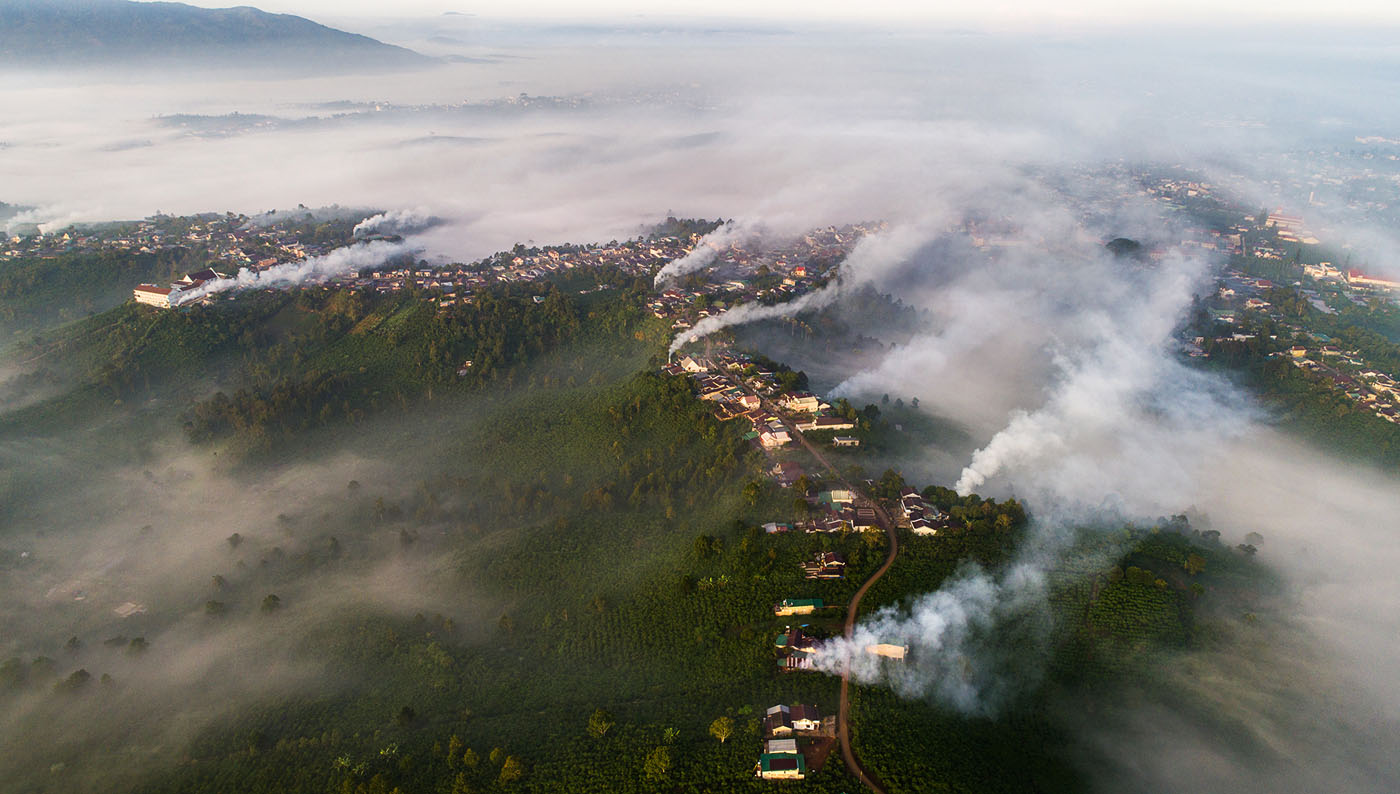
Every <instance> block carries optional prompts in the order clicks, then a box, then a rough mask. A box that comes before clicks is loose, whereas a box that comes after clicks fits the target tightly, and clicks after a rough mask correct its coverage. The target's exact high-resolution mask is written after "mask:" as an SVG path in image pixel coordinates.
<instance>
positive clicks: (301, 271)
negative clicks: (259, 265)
mask: <svg viewBox="0 0 1400 794" xmlns="http://www.w3.org/2000/svg"><path fill="white" fill-rule="evenodd" d="M413 250H414V249H413V248H411V247H410V246H408V245H407V244H405V243H394V242H388V241H386V240H370V241H368V242H362V243H355V244H353V245H347V246H344V247H342V248H337V249H335V250H334V251H331V252H330V253H327V254H324V255H322V256H313V257H309V258H307V259H303V260H301V261H299V262H287V263H284V264H280V265H273V266H272V267H270V268H268V269H266V270H249V269H248V268H243V269H241V270H239V271H238V274H237V275H235V276H232V277H230V278H219V279H211V280H209V281H206V282H205V283H203V284H201V285H200V286H198V287H195V288H194V289H192V290H189V291H188V292H185V293H183V294H182V297H181V298H180V302H181V303H189V302H191V301H196V300H199V299H200V298H202V297H204V296H206V295H213V294H217V293H220V292H229V291H231V290H249V289H268V288H280V287H291V286H298V285H301V284H315V283H320V282H323V281H325V280H326V279H329V278H334V277H336V276H344V275H349V274H353V273H358V272H359V271H361V270H364V269H366V268H371V267H376V266H378V265H382V264H384V263H385V262H387V261H388V260H390V259H392V258H394V257H396V256H401V255H403V254H408V253H411V252H412V251H413Z"/></svg>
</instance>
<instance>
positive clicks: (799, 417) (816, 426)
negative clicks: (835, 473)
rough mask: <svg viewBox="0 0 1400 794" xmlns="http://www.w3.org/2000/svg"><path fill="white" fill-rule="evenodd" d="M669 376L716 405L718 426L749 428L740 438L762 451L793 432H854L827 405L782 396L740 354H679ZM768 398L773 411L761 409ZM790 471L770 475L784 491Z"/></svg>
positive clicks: (772, 375) (768, 374) (799, 395)
mask: <svg viewBox="0 0 1400 794" xmlns="http://www.w3.org/2000/svg"><path fill="white" fill-rule="evenodd" d="M662 371H663V372H665V373H667V374H670V375H677V376H680V375H685V376H688V377H689V378H690V379H691V381H692V382H693V385H694V388H695V390H696V393H697V394H699V396H700V399H702V400H710V401H712V402H714V403H716V405H717V406H718V408H717V409H716V415H717V416H718V417H719V418H720V419H721V420H724V421H728V420H731V419H744V420H746V421H748V422H749V423H750V424H751V425H752V430H750V431H749V433H748V434H747V435H746V438H749V439H750V440H753V441H755V442H757V443H758V444H759V446H761V447H763V448H764V449H766V450H776V449H780V448H782V447H785V446H787V445H788V444H791V443H792V442H793V441H795V440H796V437H795V436H794V435H793V432H794V428H795V429H796V431H797V432H802V433H806V432H812V431H825V430H831V431H841V430H854V429H855V427H856V425H855V423H854V422H852V421H850V420H849V419H846V418H845V417H841V416H831V415H829V414H828V413H827V412H829V411H830V410H831V406H830V405H829V404H828V403H826V402H823V401H822V400H821V398H819V397H817V396H816V395H814V394H809V393H807V392H784V391H783V390H782V387H781V386H780V385H779V383H778V374H777V373H776V372H774V371H773V370H771V369H768V368H766V367H763V366H760V365H758V364H757V363H755V362H754V361H753V359H752V358H751V357H749V356H748V355H745V354H743V353H735V352H731V351H721V352H719V353H717V354H715V355H714V356H713V357H712V359H711V360H707V359H702V358H698V357H696V356H690V355H683V356H680V357H679V358H678V359H676V360H675V361H674V362H672V363H670V364H668V365H667V366H666V367H664V368H663V370H662ZM765 397H767V398H771V399H772V400H773V401H774V402H775V403H776V406H777V408H778V409H779V410H778V411H772V410H768V409H767V408H765V407H764V398H765ZM859 444H860V440H859V439H857V438H854V437H847V438H844V439H843V441H842V445H843V446H858V445H859ZM791 471H792V470H791V469H776V470H775V471H774V476H775V477H776V478H778V480H779V481H780V482H782V484H783V485H784V486H789V485H791V484H792V483H793V482H796V480H797V478H798V477H800V476H801V474H800V473H798V474H795V475H792V476H790V477H789V476H785V475H788V474H791Z"/></svg>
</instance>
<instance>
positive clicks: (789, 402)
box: [778, 393, 831, 414]
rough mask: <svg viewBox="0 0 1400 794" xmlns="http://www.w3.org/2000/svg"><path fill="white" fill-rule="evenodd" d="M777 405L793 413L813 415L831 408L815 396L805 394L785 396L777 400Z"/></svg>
mask: <svg viewBox="0 0 1400 794" xmlns="http://www.w3.org/2000/svg"><path fill="white" fill-rule="evenodd" d="M778 405H779V406H781V407H782V408H784V409H786V410H788V411H792V412H793V413H806V414H814V413H816V412H817V411H820V410H823V409H825V408H830V407H831V406H829V405H827V404H826V403H823V402H822V401H821V400H820V399H819V398H818V397H817V396H816V395H815V394H806V393H794V394H785V395H783V397H782V398H781V399H780V400H778Z"/></svg>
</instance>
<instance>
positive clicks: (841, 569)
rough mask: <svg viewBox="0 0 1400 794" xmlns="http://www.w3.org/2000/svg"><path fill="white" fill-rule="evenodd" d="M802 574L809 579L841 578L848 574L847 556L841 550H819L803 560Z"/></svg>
mask: <svg viewBox="0 0 1400 794" xmlns="http://www.w3.org/2000/svg"><path fill="white" fill-rule="evenodd" d="M802 574H803V575H804V576H806V577H807V578H808V579H840V578H842V577H844V576H845V575H846V558H845V557H843V556H841V554H840V552H835V551H819V552H817V553H816V554H814V555H812V559H810V560H804V561H803V563H802Z"/></svg>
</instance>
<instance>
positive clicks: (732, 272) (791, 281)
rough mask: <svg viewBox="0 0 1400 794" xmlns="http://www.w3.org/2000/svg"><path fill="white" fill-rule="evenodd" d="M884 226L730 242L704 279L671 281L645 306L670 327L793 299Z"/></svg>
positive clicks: (803, 292)
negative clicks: (770, 242) (773, 243)
mask: <svg viewBox="0 0 1400 794" xmlns="http://www.w3.org/2000/svg"><path fill="white" fill-rule="evenodd" d="M882 228H884V225H883V224H851V225H847V226H842V227H839V228H838V227H835V226H831V227H827V228H825V229H816V230H813V231H811V232H808V233H807V234H805V235H803V236H802V237H800V238H797V239H795V240H792V241H790V242H788V243H785V244H783V245H780V246H777V247H764V248H754V247H750V246H749V245H748V244H747V243H745V242H743V241H736V242H730V243H726V244H725V245H724V246H722V247H720V248H718V249H717V250H716V251H715V258H714V261H713V263H712V264H711V265H710V267H709V269H708V271H707V273H706V275H707V279H706V280H705V282H704V283H702V284H698V285H680V284H673V285H671V286H669V287H668V288H666V289H664V290H661V291H660V292H659V293H658V294H657V295H656V296H655V297H654V298H653V299H652V300H651V301H650V302H649V303H648V305H647V308H648V309H649V310H650V311H651V313H652V314H653V315H654V316H656V317H658V318H660V319H669V320H672V321H673V322H672V327H674V328H682V329H683V328H689V327H691V324H692V323H693V322H695V321H697V320H699V319H702V318H704V317H708V316H710V315H712V314H715V313H718V312H720V311H723V310H724V309H726V308H728V307H730V306H733V305H735V304H738V303H748V302H763V303H782V302H785V301H789V300H792V299H793V298H796V297H798V296H800V295H803V294H805V293H807V292H809V291H811V290H812V289H813V288H814V287H816V286H817V285H819V284H820V283H822V280H823V279H824V278H825V277H826V276H828V275H829V274H830V273H831V272H832V271H833V270H834V268H835V267H836V266H837V265H838V264H839V263H840V262H841V260H843V259H845V258H846V256H847V254H849V253H850V252H851V249H852V248H854V247H855V244H856V243H857V242H859V241H860V239H861V238H862V237H865V236H866V235H868V234H871V233H872V232H875V231H878V230H879V229H882ZM763 276H768V277H769V278H761V277H763Z"/></svg>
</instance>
